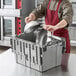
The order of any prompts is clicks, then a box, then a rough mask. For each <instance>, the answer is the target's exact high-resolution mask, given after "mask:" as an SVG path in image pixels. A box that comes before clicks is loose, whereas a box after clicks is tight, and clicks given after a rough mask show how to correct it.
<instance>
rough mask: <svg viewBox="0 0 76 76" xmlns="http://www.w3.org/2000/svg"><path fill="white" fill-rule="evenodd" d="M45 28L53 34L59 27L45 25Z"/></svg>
mask: <svg viewBox="0 0 76 76" xmlns="http://www.w3.org/2000/svg"><path fill="white" fill-rule="evenodd" d="M43 28H44V29H45V30H47V31H51V32H53V31H55V30H57V29H58V27H57V26H52V25H44V26H43Z"/></svg>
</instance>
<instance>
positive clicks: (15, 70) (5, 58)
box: [0, 49, 76, 76]
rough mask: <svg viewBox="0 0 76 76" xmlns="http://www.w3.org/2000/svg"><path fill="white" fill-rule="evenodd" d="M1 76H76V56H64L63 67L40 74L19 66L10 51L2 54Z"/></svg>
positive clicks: (0, 56)
mask: <svg viewBox="0 0 76 76" xmlns="http://www.w3.org/2000/svg"><path fill="white" fill-rule="evenodd" d="M0 76H76V54H64V55H63V56H62V65H61V66H59V67H56V68H53V69H50V70H49V71H47V72H44V73H40V72H38V71H35V70H33V69H30V68H28V67H24V66H22V65H20V64H17V63H16V61H15V56H14V53H12V51H11V49H9V50H7V51H5V52H4V53H2V54H0Z"/></svg>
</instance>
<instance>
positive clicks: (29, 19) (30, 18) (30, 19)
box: [25, 13, 36, 23]
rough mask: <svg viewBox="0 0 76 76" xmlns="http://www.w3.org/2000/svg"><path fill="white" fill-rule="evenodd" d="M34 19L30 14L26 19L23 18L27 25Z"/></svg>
mask: <svg viewBox="0 0 76 76" xmlns="http://www.w3.org/2000/svg"><path fill="white" fill-rule="evenodd" d="M35 19H36V16H35V15H34V14H33V13H31V14H30V15H29V16H28V17H26V18H25V23H29V22H30V21H34V20H35Z"/></svg>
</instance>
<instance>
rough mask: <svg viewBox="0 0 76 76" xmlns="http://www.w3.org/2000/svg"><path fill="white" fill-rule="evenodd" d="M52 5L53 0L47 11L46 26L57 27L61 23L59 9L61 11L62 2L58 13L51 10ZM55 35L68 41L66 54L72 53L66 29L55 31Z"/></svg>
mask: <svg viewBox="0 0 76 76" xmlns="http://www.w3.org/2000/svg"><path fill="white" fill-rule="evenodd" d="M50 3H51V0H50V1H49V4H48V7H47V10H46V16H45V23H46V25H53V26H55V25H56V24H58V23H59V22H60V21H59V17H58V9H59V5H60V3H61V0H59V3H58V6H57V9H56V11H54V10H50V9H49V6H50ZM54 35H55V36H59V37H64V38H65V40H66V51H65V52H66V53H70V40H69V34H68V30H67V29H64V28H61V29H58V30H56V31H54Z"/></svg>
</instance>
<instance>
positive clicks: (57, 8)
mask: <svg viewBox="0 0 76 76" xmlns="http://www.w3.org/2000/svg"><path fill="white" fill-rule="evenodd" d="M60 3H61V0H59V3H58V6H57V9H56V11H58V9H59V6H60Z"/></svg>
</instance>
